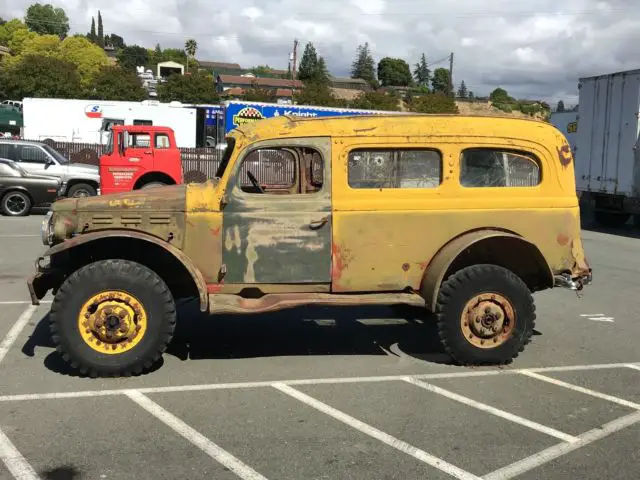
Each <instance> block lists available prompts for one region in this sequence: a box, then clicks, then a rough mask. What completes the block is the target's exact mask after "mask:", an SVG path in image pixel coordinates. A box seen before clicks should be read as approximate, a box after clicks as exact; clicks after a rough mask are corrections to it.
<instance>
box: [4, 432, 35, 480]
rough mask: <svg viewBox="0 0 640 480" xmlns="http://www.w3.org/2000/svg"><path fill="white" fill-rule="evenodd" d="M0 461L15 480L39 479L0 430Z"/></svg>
mask: <svg viewBox="0 0 640 480" xmlns="http://www.w3.org/2000/svg"><path fill="white" fill-rule="evenodd" d="M0 459H2V462H3V463H4V464H5V466H6V467H7V469H8V470H9V471H10V472H11V475H13V476H14V477H15V478H16V480H39V478H40V477H38V474H37V473H36V471H35V470H34V469H33V467H31V465H29V462H27V461H26V460H25V458H24V457H23V456H22V454H21V453H20V452H19V451H18V449H17V448H16V447H15V446H14V445H13V443H11V440H9V438H8V437H7V436H6V435H5V433H4V432H3V431H2V430H0Z"/></svg>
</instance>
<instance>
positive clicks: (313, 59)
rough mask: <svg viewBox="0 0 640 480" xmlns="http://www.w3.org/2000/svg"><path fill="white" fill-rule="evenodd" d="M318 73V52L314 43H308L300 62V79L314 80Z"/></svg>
mask: <svg viewBox="0 0 640 480" xmlns="http://www.w3.org/2000/svg"><path fill="white" fill-rule="evenodd" d="M317 71H318V52H316V47H314V46H313V43H311V42H309V43H307V46H306V47H305V48H304V53H303V54H302V59H301V60H300V67H299V68H298V78H299V79H300V80H302V81H308V80H313V79H314V77H315V75H316V72H317Z"/></svg>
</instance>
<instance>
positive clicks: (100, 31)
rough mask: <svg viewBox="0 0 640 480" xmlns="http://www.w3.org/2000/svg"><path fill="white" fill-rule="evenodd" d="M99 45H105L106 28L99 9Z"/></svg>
mask: <svg viewBox="0 0 640 480" xmlns="http://www.w3.org/2000/svg"><path fill="white" fill-rule="evenodd" d="M98 45H99V46H101V47H104V28H103V27H102V15H101V14H100V10H98Z"/></svg>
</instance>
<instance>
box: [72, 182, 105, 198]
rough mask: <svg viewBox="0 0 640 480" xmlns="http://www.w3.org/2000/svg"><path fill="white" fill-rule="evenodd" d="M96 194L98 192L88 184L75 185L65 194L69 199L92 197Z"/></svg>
mask: <svg viewBox="0 0 640 480" xmlns="http://www.w3.org/2000/svg"><path fill="white" fill-rule="evenodd" d="M97 194H98V191H97V190H96V189H95V188H94V187H92V186H91V185H89V184H88V183H76V184H75V185H72V186H71V188H69V191H68V192H67V196H68V197H70V198H77V197H94V196H95V195H97Z"/></svg>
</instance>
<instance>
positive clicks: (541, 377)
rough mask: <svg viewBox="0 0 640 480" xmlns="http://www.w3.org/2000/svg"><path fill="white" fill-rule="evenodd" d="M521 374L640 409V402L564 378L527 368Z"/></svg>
mask: <svg viewBox="0 0 640 480" xmlns="http://www.w3.org/2000/svg"><path fill="white" fill-rule="evenodd" d="M519 373H520V374H521V375H526V376H527V377H531V378H535V379H537V380H541V381H543V382H547V383H551V384H553V385H557V386H559V387H564V388H568V389H569V390H574V391H576V392H580V393H584V394H585V395H590V396H592V397H596V398H601V399H603V400H607V401H609V402H612V403H617V404H618V405H622V406H624V407H629V408H634V409H636V410H640V404H638V403H634V402H630V401H628V400H624V399H622V398H618V397H614V396H613V395H607V394H606V393H601V392H596V391H595V390H590V389H588V388H584V387H579V386H578V385H574V384H572V383H567V382H563V381H562V380H557V379H555V378H551V377H547V376H545V375H540V374H539V373H534V372H530V371H526V370H522V371H520V372H519Z"/></svg>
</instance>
